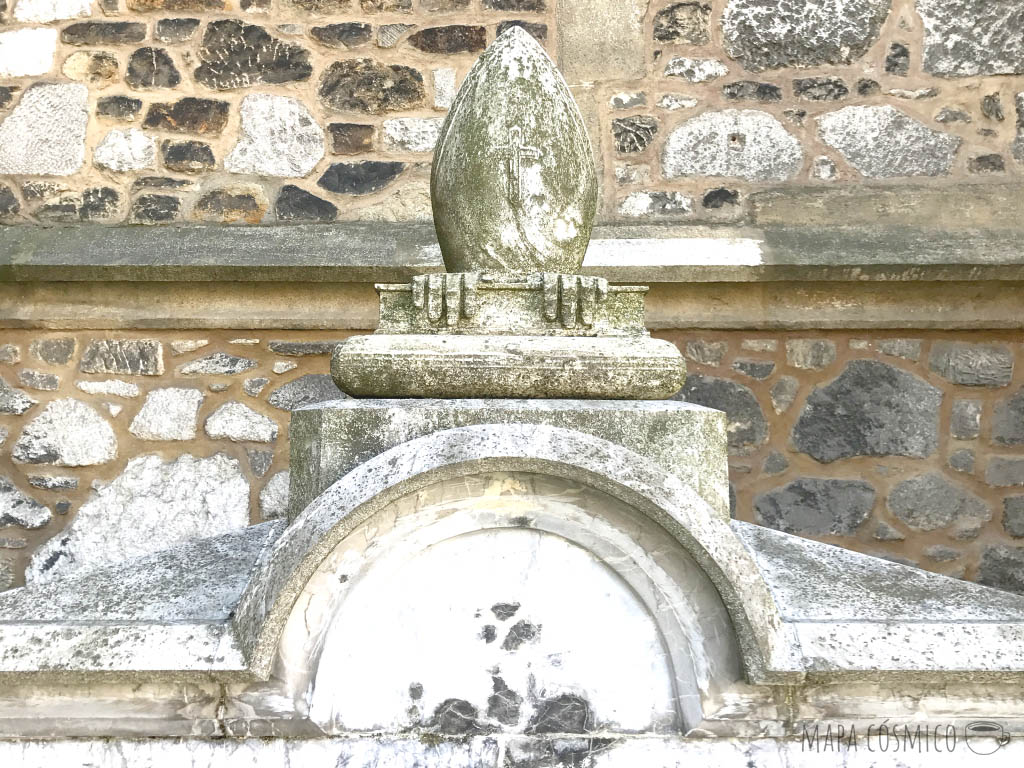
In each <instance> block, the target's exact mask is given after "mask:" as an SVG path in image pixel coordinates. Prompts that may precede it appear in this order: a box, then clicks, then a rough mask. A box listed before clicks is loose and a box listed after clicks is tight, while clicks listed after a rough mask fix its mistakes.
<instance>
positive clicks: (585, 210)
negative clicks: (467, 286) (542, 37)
mask: <svg viewBox="0 0 1024 768" xmlns="http://www.w3.org/2000/svg"><path fill="white" fill-rule="evenodd" d="M430 197H431V201H432V203H433V208H434V227H435V228H436V229H437V239H438V242H439V243H440V244H441V254H442V256H443V257H444V263H445V267H446V268H447V270H448V271H449V272H501V273H511V272H561V273H578V272H579V269H580V266H581V265H582V263H583V255H584V253H585V252H586V249H587V243H588V242H589V241H590V231H591V228H592V226H593V218H594V209H595V206H596V204H597V176H596V174H595V172H594V158H593V155H592V153H591V147H590V141H589V140H588V138H587V132H586V129H585V128H584V125H583V118H582V117H581V115H580V112H579V109H578V108H577V106H576V102H575V101H573V98H572V94H571V93H570V92H569V88H568V86H567V85H566V83H565V80H563V79H562V76H561V74H559V72H558V70H557V69H556V68H555V65H554V63H553V62H552V61H551V59H550V58H548V55H547V53H545V51H544V49H543V48H542V47H541V46H540V45H539V44H538V43H537V41H536V40H534V39H533V37H531V36H530V34H529V33H528V32H526V31H524V30H523V29H521V28H519V27H512V28H510V29H509V30H508V31H506V32H505V33H503V34H502V35H501V36H499V37H498V39H497V40H495V41H494V43H493V44H492V45H491V46H490V47H489V48H488V49H487V50H486V51H485V52H484V54H483V55H482V56H481V57H480V58H479V59H478V60H477V62H476V64H475V65H474V66H473V68H472V70H470V72H469V74H468V75H467V76H466V80H465V82H464V83H463V84H462V87H461V89H460V90H459V93H458V95H457V96H456V98H455V102H454V103H453V105H452V108H451V111H450V112H449V113H448V118H447V120H445V123H444V126H443V127H442V128H441V136H440V139H439V140H438V143H437V148H436V150H435V152H434V166H433V172H432V174H431V178H430Z"/></svg>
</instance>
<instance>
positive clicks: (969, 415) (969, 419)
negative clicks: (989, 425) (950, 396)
mask: <svg viewBox="0 0 1024 768" xmlns="http://www.w3.org/2000/svg"><path fill="white" fill-rule="evenodd" d="M949 431H950V433H951V434H952V435H953V437H955V438H956V439H957V440H973V439H974V438H976V437H977V436H978V433H979V432H980V431H981V401H980V400H954V401H953V413H952V416H951V417H950V421H949Z"/></svg>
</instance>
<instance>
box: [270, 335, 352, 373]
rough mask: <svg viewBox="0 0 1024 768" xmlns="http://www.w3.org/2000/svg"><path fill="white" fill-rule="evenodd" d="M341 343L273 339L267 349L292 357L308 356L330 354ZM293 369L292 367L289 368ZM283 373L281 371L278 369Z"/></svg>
mask: <svg viewBox="0 0 1024 768" xmlns="http://www.w3.org/2000/svg"><path fill="white" fill-rule="evenodd" d="M340 343H341V341H340V340H334V341H271V342H270V343H269V344H267V349H269V350H270V351H271V352H276V353H277V354H279V355H290V356H292V357H307V356H309V355H329V354H331V353H332V352H334V348H335V347H337V346H338V345H339V344H340ZM289 370H291V369H289ZM278 373H281V371H278Z"/></svg>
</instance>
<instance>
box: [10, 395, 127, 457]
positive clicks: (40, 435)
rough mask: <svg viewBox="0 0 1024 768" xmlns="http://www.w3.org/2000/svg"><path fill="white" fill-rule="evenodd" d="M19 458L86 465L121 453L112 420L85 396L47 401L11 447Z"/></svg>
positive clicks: (12, 451) (13, 455)
mask: <svg viewBox="0 0 1024 768" xmlns="http://www.w3.org/2000/svg"><path fill="white" fill-rule="evenodd" d="M11 456H12V457H13V458H14V460H15V461H18V462H22V463H25V464H56V465H57V466H61V467H86V466H91V465H94V464H105V463H107V462H108V461H111V460H113V459H114V457H115V456H117V438H116V437H114V430H113V429H112V428H111V426H110V424H109V422H107V420H106V419H104V418H103V417H102V416H100V414H99V413H97V412H96V410H95V409H94V408H93V407H92V406H90V405H87V404H85V403H83V402H82V401H81V400H75V399H74V398H64V399H62V400H54V401H52V402H50V403H48V404H47V406H46V408H45V409H44V410H43V412H42V413H41V414H39V415H38V416H36V417H35V418H34V419H32V421H30V422H29V423H28V425H26V427H25V430H24V431H23V432H22V433H21V437H19V438H18V441H17V442H16V443H15V444H14V447H13V448H12V449H11Z"/></svg>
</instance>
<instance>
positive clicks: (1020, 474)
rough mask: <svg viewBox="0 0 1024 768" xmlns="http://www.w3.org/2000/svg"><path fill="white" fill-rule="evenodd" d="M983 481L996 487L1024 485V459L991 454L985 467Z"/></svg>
mask: <svg viewBox="0 0 1024 768" xmlns="http://www.w3.org/2000/svg"><path fill="white" fill-rule="evenodd" d="M985 482H986V483H988V484H989V485H991V486H994V487H996V488H1009V487H1010V486H1014V485H1024V459H1022V458H1018V457H1016V456H992V457H991V458H989V460H988V466H986V467H985Z"/></svg>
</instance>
